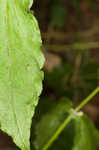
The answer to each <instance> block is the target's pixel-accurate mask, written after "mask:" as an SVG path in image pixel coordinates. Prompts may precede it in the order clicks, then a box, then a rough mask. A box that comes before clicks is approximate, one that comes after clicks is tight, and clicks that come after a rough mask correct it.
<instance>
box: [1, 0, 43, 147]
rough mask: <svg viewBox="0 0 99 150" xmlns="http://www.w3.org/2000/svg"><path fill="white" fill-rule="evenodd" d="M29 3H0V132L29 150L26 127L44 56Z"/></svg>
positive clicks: (24, 0)
mask: <svg viewBox="0 0 99 150" xmlns="http://www.w3.org/2000/svg"><path fill="white" fill-rule="evenodd" d="M31 2H32V1H31V0H0V129H1V130H2V131H4V132H6V133H7V134H8V135H10V136H11V137H12V138H13V141H14V142H15V143H16V145H17V146H19V147H20V149H21V150H30V143H29V138H30V127H31V120H32V116H33V114H34V110H35V107H36V105H37V103H38V97H39V95H40V93H41V90H42V79H43V73H42V71H41V68H42V67H43V64H44V57H43V54H42V52H41V51H40V46H41V43H42V41H41V36H40V32H39V27H38V24H37V21H36V19H35V17H34V16H32V14H31V13H30V12H29V8H30V6H31Z"/></svg>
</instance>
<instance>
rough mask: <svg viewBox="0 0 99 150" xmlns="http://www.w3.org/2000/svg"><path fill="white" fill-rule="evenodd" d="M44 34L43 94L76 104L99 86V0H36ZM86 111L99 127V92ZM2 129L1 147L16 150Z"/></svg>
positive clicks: (34, 6)
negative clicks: (69, 100)
mask: <svg viewBox="0 0 99 150" xmlns="http://www.w3.org/2000/svg"><path fill="white" fill-rule="evenodd" d="M31 10H33V13H34V15H35V16H36V18H37V20H38V22H39V27H40V31H41V35H42V40H43V45H42V47H41V49H42V51H43V53H44V55H45V58H46V62H45V66H44V72H45V79H44V83H43V84H44V89H43V93H42V95H41V98H40V100H42V98H43V97H47V98H49V99H54V100H57V101H58V100H59V99H60V98H61V97H64V96H65V97H69V98H70V99H71V100H72V102H73V105H74V107H75V106H76V105H78V103H79V102H80V101H81V100H82V99H83V98H85V97H86V96H88V94H90V93H91V91H92V90H94V89H95V88H96V87H97V85H99V0H70V1H69V0H34V4H33V6H32V8H31ZM83 111H84V112H85V113H87V114H88V115H89V118H90V119H91V120H92V121H93V122H94V124H95V126H96V127H97V128H98V129H99V95H97V96H96V97H95V98H94V99H93V100H92V102H90V103H89V104H87V105H86V106H85V107H84V109H83ZM14 147H15V146H14V144H12V142H11V139H10V138H9V137H8V136H7V135H5V134H4V133H2V132H0V150H12V149H13V150H14Z"/></svg>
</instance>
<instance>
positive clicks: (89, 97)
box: [42, 86, 99, 150]
mask: <svg viewBox="0 0 99 150" xmlns="http://www.w3.org/2000/svg"><path fill="white" fill-rule="evenodd" d="M98 92H99V86H98V87H97V88H96V89H95V90H94V91H93V92H92V93H91V94H90V95H89V96H88V97H87V98H85V99H84V100H83V101H82V103H81V104H80V105H79V106H77V107H76V108H75V109H74V111H73V112H72V113H71V114H70V115H69V116H68V117H67V118H66V119H65V121H64V122H63V123H62V124H61V126H60V127H59V128H58V129H57V131H56V132H55V133H54V135H53V136H52V137H51V139H50V140H49V141H48V143H47V144H45V146H44V147H43V148H42V150H47V149H48V148H49V147H50V146H51V145H52V143H53V142H54V141H55V140H56V139H57V137H58V136H59V135H60V134H61V132H62V131H63V130H64V128H65V127H66V126H67V124H68V123H69V122H70V121H71V120H72V117H73V116H74V112H78V111H79V110H80V109H81V108H82V107H83V106H84V105H85V104H87V103H88V102H89V101H90V100H91V99H92V98H93V97H94V96H95V95H96V94H97V93H98Z"/></svg>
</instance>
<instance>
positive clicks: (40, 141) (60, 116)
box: [34, 98, 72, 150]
mask: <svg viewBox="0 0 99 150" xmlns="http://www.w3.org/2000/svg"><path fill="white" fill-rule="evenodd" d="M60 101H61V102H59V103H58V104H56V107H54V108H52V109H51V111H48V112H47V113H45V114H44V116H43V117H42V118H41V120H40V121H39V122H38V124H36V126H35V129H34V131H35V132H36V133H35V135H36V138H35V140H34V145H35V148H36V149H37V150H41V149H42V148H43V146H44V145H45V144H46V143H47V142H48V140H49V139H50V138H51V137H52V135H53V134H54V132H55V131H56V130H57V128H58V127H59V126H60V124H61V123H62V122H63V120H64V119H65V118H66V116H67V115H68V111H70V108H71V107H72V103H71V101H70V100H68V99H67V98H63V99H62V100H60ZM49 103H51V101H50V102H49ZM54 106H55V103H54ZM45 107H46V106H45ZM42 135H43V137H42Z"/></svg>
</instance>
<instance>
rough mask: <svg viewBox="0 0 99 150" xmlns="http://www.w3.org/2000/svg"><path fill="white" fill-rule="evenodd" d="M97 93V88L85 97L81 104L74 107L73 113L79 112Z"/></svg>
mask: <svg viewBox="0 0 99 150" xmlns="http://www.w3.org/2000/svg"><path fill="white" fill-rule="evenodd" d="M98 92H99V86H98V87H97V88H96V89H95V90H94V91H93V92H92V93H91V94H90V95H89V96H88V97H87V98H85V99H84V100H83V101H82V103H81V104H80V105H79V106H77V107H76V109H75V111H76V112H77V111H79V110H80V109H81V108H82V107H83V106H84V105H86V104H87V103H88V102H89V101H90V100H91V99H92V98H93V97H94V96H95V95H96V94H97V93H98Z"/></svg>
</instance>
